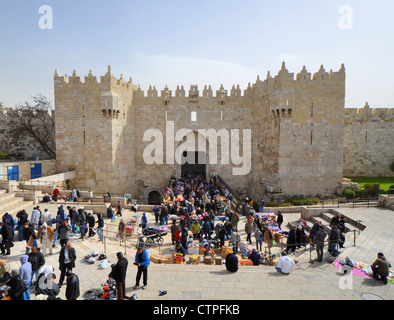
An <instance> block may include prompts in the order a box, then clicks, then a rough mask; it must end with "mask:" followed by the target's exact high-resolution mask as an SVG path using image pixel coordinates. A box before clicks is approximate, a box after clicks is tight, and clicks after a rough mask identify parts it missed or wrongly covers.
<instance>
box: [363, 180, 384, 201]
mask: <svg viewBox="0 0 394 320" xmlns="http://www.w3.org/2000/svg"><path fill="white" fill-rule="evenodd" d="M379 191H380V184H379V183H373V184H371V183H367V184H365V185H364V193H365V196H366V197H367V198H369V197H377V196H378V195H379Z"/></svg>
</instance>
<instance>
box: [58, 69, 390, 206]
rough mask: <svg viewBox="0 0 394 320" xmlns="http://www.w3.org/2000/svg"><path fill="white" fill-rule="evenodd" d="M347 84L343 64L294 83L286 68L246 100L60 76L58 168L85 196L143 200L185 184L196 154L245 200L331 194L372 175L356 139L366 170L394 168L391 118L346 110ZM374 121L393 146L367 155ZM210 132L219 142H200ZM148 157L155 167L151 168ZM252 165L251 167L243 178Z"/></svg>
mask: <svg viewBox="0 0 394 320" xmlns="http://www.w3.org/2000/svg"><path fill="white" fill-rule="evenodd" d="M345 80H346V74H345V67H344V65H342V66H341V67H340V69H339V70H338V71H336V72H334V71H332V70H331V71H330V72H327V71H326V70H325V69H324V67H323V66H321V68H320V70H319V71H318V72H316V73H314V74H311V73H309V72H308V71H307V69H306V68H305V67H304V68H303V69H302V70H301V72H300V73H298V74H297V75H296V76H295V77H294V74H293V73H290V72H289V71H288V70H287V69H286V66H285V63H283V64H282V67H281V69H280V71H279V73H278V74H277V75H276V76H274V77H272V76H271V75H270V73H268V74H267V77H266V79H265V80H264V81H262V80H260V78H259V77H258V78H257V80H256V82H255V83H253V84H252V85H251V84H249V85H248V87H247V88H246V89H245V90H244V91H243V93H242V92H241V89H240V87H239V85H238V86H235V85H234V86H233V87H232V89H231V90H229V91H228V90H225V89H224V87H223V86H221V87H220V88H219V90H217V91H216V94H214V92H213V90H212V88H211V86H205V87H204V88H203V90H202V91H201V92H200V89H199V88H198V86H191V87H190V90H189V92H188V94H186V91H185V89H184V87H183V86H178V87H177V88H176V90H175V91H174V92H172V91H171V90H169V89H168V88H167V86H166V87H165V88H164V90H162V91H161V93H159V92H158V91H157V89H156V88H155V86H153V87H152V86H150V87H149V89H148V90H147V92H146V93H145V92H144V91H143V90H142V89H141V88H140V86H136V85H135V84H134V83H133V81H132V79H131V78H130V80H129V81H125V80H124V79H123V75H121V77H120V78H119V79H116V78H115V77H114V75H113V74H112V71H111V67H110V66H109V67H108V72H107V73H106V74H105V75H104V76H102V77H101V78H100V80H98V79H97V77H96V76H94V75H93V74H92V72H91V71H90V72H89V74H88V75H87V76H86V77H84V81H83V80H82V78H81V77H80V76H78V75H77V73H76V71H74V72H73V74H72V75H71V76H67V75H65V76H61V75H60V74H59V73H58V71H57V70H56V71H55V75H54V89H55V110H56V113H55V114H56V155H57V165H58V167H62V168H65V169H75V170H76V171H77V178H76V181H75V182H76V185H77V186H79V187H81V188H91V189H92V190H94V191H96V192H107V191H111V192H112V193H128V194H132V196H133V197H134V198H138V199H139V200H145V201H147V198H148V195H149V190H150V191H152V190H164V188H165V186H167V184H168V181H169V179H170V177H171V176H172V175H175V176H177V177H180V176H181V174H182V170H187V167H185V166H184V165H185V163H189V164H190V157H191V158H194V157H195V155H198V159H199V160H198V162H199V163H197V165H198V164H201V165H200V166H199V168H200V169H199V170H201V171H202V172H203V173H205V175H206V176H208V177H209V176H211V175H218V176H220V177H221V178H222V179H223V180H224V181H225V182H226V183H227V184H228V185H229V186H230V187H231V188H232V189H233V190H234V191H235V192H237V193H238V194H240V195H242V194H249V195H251V196H254V197H258V198H259V197H261V195H262V194H263V192H264V190H266V189H268V190H278V191H280V192H283V193H285V194H289V195H292V194H294V195H295V194H297V195H301V194H304V195H313V196H314V195H317V194H319V195H328V194H333V193H335V191H336V190H337V188H338V186H339V184H340V182H341V179H342V177H343V174H344V171H345V172H346V170H350V171H351V172H357V173H359V172H363V170H364V171H365V172H368V169H366V167H365V166H364V167H363V164H362V163H353V162H352V161H359V160H360V158H362V157H363V156H362V155H361V154H360V153H359V152H358V151H357V150H354V148H353V146H352V144H353V141H357V143H358V144H357V148H364V149H363V154H365V155H366V157H367V158H368V157H369V158H370V159H366V158H364V159H363V160H364V161H365V162H366V163H370V161H371V162H373V164H374V165H376V166H379V165H383V164H384V161H389V160H383V159H379V157H378V156H376V154H375V151H376V149H378V148H379V147H376V144H378V145H379V146H380V148H381V149H382V148H384V149H385V150H386V151H385V153H384V154H385V155H386V156H387V157H390V156H391V158H394V151H393V150H394V146H393V143H394V142H393V141H394V136H393V132H394V130H392V128H393V118H394V115H393V112H392V111H393V110H392V109H382V111H379V114H376V113H374V112H372V111H370V110H369V109H368V110H367V111H366V112H364V113H362V114H360V111H358V110H357V109H345ZM375 118H379V119H380V122H379V125H381V126H382V128H388V129H390V128H391V130H387V131H386V133H387V135H388V136H387V135H386V137H385V138H387V143H383V141H382V143H376V140H375V142H374V144H373V148H374V152H369V150H370V145H368V139H370V138H371V137H372V136H373V133H371V131H373V129H374V126H375V127H376V126H377V125H378V123H376V121H372V120H374V119H375ZM369 120H370V121H369ZM362 121H366V122H367V123H368V125H367V126H366V127H365V130H366V131H367V133H366V134H367V135H368V134H369V136H368V137H369V138H368V137H367V138H365V137H364V140H363V139H361V141H360V138H359V137H358V133H359V132H360V123H361V125H362ZM169 124H170V125H171V130H170V131H168V125H169ZM353 126H354V130H353ZM209 130H213V131H214V132H215V134H216V136H215V139H210V137H207V135H204V134H201V133H202V132H209ZM247 130H249V131H247ZM168 132H170V133H171V134H168ZM248 132H250V138H249V140H248V139H245V133H246V136H247V133H248ZM147 133H148V134H147ZM155 134H156V135H155ZM237 134H238V137H236V136H237ZM380 136H382V135H380ZM235 138H238V139H237V140H235ZM380 138H382V137H380ZM347 139H348V140H349V142H350V143H348V142H347V141H346V140H347ZM365 139H367V143H365ZM390 139H391V140H390ZM190 141H192V143H189V142H190ZM235 141H236V143H235ZM152 143H154V144H153V145H152ZM370 143H371V141H370ZM156 144H159V148H156V147H155V146H156ZM201 146H204V148H202V147H201ZM371 147H372V146H371ZM147 150H148V151H147ZM177 150H178V153H176V151H177ZM144 154H145V155H148V158H149V156H151V157H152V158H150V160H152V159H153V160H154V159H156V161H147V159H146V157H144ZM229 154H230V155H231V156H230V157H228V155H229ZM233 155H234V157H233ZM175 157H178V158H175ZM182 157H186V158H189V159H182ZM248 157H250V159H247V158H248ZM201 158H202V159H201ZM353 158H355V159H354V160H352V159H353ZM210 159H216V161H215V162H212V161H210ZM161 160H162V161H161ZM177 160H178V161H177ZM200 160H201V163H200ZM249 160H250V168H247V169H248V170H241V169H242V168H243V169H245V167H247V165H248V164H249V163H248V162H245V161H249ZM344 163H346V168H344ZM182 166H183V167H182ZM189 168H190V167H189ZM234 169H239V170H238V172H239V173H240V174H234ZM204 171H205V172H204ZM376 171H379V170H378V169H376ZM386 171H387V170H386ZM376 173H377V174H378V173H379V172H376ZM386 174H388V173H387V172H386Z"/></svg>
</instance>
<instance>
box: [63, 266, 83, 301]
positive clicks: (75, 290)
mask: <svg viewBox="0 0 394 320" xmlns="http://www.w3.org/2000/svg"><path fill="white" fill-rule="evenodd" d="M66 277H67V287H66V299H67V300H68V301H71V300H77V299H78V297H79V295H80V291H79V278H78V276H77V275H76V274H75V273H72V271H71V270H68V271H67V273H66Z"/></svg>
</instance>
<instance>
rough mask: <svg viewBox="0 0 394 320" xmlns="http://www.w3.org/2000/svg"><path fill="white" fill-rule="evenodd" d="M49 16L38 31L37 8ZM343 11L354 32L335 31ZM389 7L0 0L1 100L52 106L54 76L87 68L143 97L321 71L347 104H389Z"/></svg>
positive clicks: (392, 103)
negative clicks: (342, 86) (331, 74)
mask: <svg viewBox="0 0 394 320" xmlns="http://www.w3.org/2000/svg"><path fill="white" fill-rule="evenodd" d="M42 5H50V6H51V7H52V9H53V29H52V30H41V29H40V28H39V26H38V21H39V19H40V17H41V16H42V15H41V14H39V12H38V9H39V8H40V6H42ZM343 5H348V6H350V8H351V9H352V11H353V26H352V28H351V29H349V30H344V29H342V28H340V26H339V24H338V22H339V21H340V19H341V17H343V14H341V13H340V12H339V8H340V7H341V6H343ZM393 13H394V2H393V1H389V0H386V1H383V0H375V1H370V0H354V1H353V0H348V1H337V0H330V1H328V0H324V1H323V0H313V1H312V0H299V1H298V0H292V1H290V0H282V1H268V0H253V1H250V0H245V1H233V0H212V1H206V0H200V1H189V0H182V1H180V0H162V1H158V0H145V1H134V0H127V1H126V0H115V1H101V0H96V1H91V0H83V1H74V0H68V1H65V0H64V1H60V0H56V1H54V0H45V1H44V0H24V1H19V0H13V1H11V0H0V21H1V27H0V40H1V42H0V44H1V45H0V102H3V103H4V104H5V105H7V106H14V105H16V104H18V103H23V102H24V101H26V100H29V99H30V96H31V95H34V94H37V93H43V94H45V95H46V96H47V97H48V98H49V99H50V100H53V74H54V70H55V69H58V70H59V73H60V74H62V75H64V74H69V75H71V74H72V71H73V70H74V69H76V70H77V73H78V74H79V75H81V76H85V75H87V74H88V72H89V70H90V69H91V70H92V72H93V74H95V75H97V76H101V75H104V74H105V73H106V70H107V67H108V65H109V64H110V65H111V67H112V71H113V73H114V75H115V76H116V77H119V76H120V74H121V73H123V75H124V78H125V79H128V78H129V77H132V78H133V81H134V83H135V84H140V85H141V87H142V89H143V90H145V91H146V90H147V89H148V87H149V85H155V86H156V88H157V89H158V90H159V91H160V90H162V89H163V88H164V86H165V85H168V86H169V88H170V89H171V90H175V89H176V86H177V85H184V86H185V87H186V88H188V87H189V86H190V85H191V84H198V85H199V87H200V88H202V87H203V86H204V85H212V88H213V90H214V91H215V90H217V89H218V88H219V87H220V85H221V84H223V85H224V86H225V88H227V89H231V87H232V85H233V84H235V85H237V84H239V85H240V87H241V89H245V88H246V87H247V85H248V82H251V83H254V82H255V81H256V78H257V75H260V78H261V79H265V78H266V74H267V71H270V72H271V75H276V74H277V72H278V71H279V69H280V67H281V63H282V61H285V62H286V66H287V68H288V70H289V71H290V72H294V73H295V74H296V73H298V72H300V71H301V69H302V67H303V66H304V65H305V66H306V67H307V69H308V71H309V72H312V73H314V72H317V71H318V69H319V68H320V65H321V64H323V65H324V67H325V68H326V70H327V71H329V70H330V69H333V70H334V71H337V70H338V69H339V68H340V66H341V64H342V63H344V64H345V67H346V72H347V85H346V102H345V104H346V107H363V106H364V104H365V102H366V101H368V102H369V104H370V106H372V107H394V90H393V89H392V88H394V77H393V76H392V72H393V70H394V62H393V61H394V59H393V57H394V41H393V40H392V39H393V30H394V21H393V20H394V19H392V15H393Z"/></svg>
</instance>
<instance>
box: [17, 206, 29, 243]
mask: <svg viewBox="0 0 394 320" xmlns="http://www.w3.org/2000/svg"><path fill="white" fill-rule="evenodd" d="M16 217H17V218H18V232H19V240H20V241H23V240H24V238H23V227H24V225H25V223H26V222H27V220H28V218H29V215H28V214H27V212H26V211H25V210H22V211H19V212H18V213H17V214H16Z"/></svg>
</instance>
